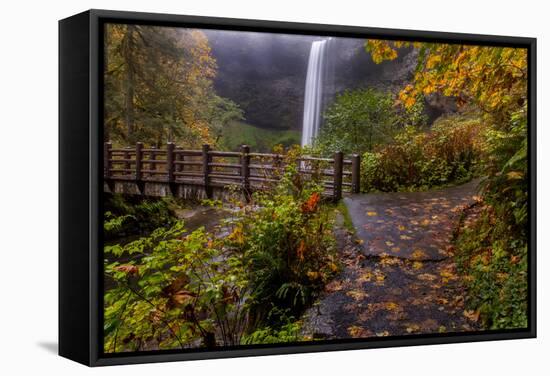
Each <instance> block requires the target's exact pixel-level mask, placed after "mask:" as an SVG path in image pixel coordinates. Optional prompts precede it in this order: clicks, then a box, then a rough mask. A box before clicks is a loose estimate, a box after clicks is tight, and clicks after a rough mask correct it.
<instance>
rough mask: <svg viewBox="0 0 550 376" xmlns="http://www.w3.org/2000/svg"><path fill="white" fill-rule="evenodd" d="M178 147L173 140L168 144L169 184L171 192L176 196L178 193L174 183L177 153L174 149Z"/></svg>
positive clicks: (167, 169)
mask: <svg viewBox="0 0 550 376" xmlns="http://www.w3.org/2000/svg"><path fill="white" fill-rule="evenodd" d="M175 149H176V145H175V144H174V143H173V142H169V143H168V144H167V145H166V172H167V173H168V185H169V187H170V192H171V193H172V196H175V195H176V193H177V189H176V188H177V187H176V185H175V184H174V182H175V179H174V171H175V166H176V165H175V164H174V161H175V158H174V156H175V154H174V150H175Z"/></svg>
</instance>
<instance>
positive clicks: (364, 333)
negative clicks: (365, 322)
mask: <svg viewBox="0 0 550 376" xmlns="http://www.w3.org/2000/svg"><path fill="white" fill-rule="evenodd" d="M348 333H349V335H350V336H352V337H353V338H365V337H370V336H372V332H371V331H370V330H368V329H365V328H362V327H360V326H357V325H352V326H350V327H349V328H348Z"/></svg>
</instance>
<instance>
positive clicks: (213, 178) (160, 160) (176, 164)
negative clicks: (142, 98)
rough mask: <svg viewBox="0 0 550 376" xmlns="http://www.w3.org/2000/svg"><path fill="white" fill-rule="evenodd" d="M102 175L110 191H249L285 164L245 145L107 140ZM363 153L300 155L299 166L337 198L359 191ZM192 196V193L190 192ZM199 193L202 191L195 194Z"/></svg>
mask: <svg viewBox="0 0 550 376" xmlns="http://www.w3.org/2000/svg"><path fill="white" fill-rule="evenodd" d="M103 150H104V155H103V175H104V181H105V188H106V190H107V189H108V190H109V191H111V192H115V191H123V190H122V188H120V187H118V188H117V185H121V184H122V185H124V184H126V185H128V184H132V185H134V186H135V187H137V192H136V193H139V194H145V195H147V194H150V193H147V190H146V189H145V188H146V187H145V186H146V184H156V185H157V186H158V185H159V184H160V185H164V186H165V187H168V188H169V189H168V190H166V189H161V190H157V192H160V193H157V194H155V195H161V196H162V195H165V194H172V195H174V196H184V197H185V196H186V195H185V194H182V193H181V191H182V188H183V189H185V188H186V187H187V188H191V189H192V190H194V192H197V188H198V189H199V190H200V191H201V193H200V194H199V196H202V197H207V198H212V197H213V192H214V190H216V189H218V190H219V189H221V190H229V189H230V187H232V188H231V189H238V190H241V191H242V192H244V193H245V195H249V194H250V193H251V192H252V191H254V190H261V189H265V188H266V187H269V186H272V185H273V184H274V183H276V182H277V181H279V179H280V178H281V176H282V174H283V171H284V168H285V164H286V163H287V162H285V157H284V155H282V154H269V153H254V152H251V151H250V148H249V147H248V146H246V145H243V146H242V147H241V150H240V151H216V150H212V149H211V148H210V145H203V147H202V149H201V150H184V149H181V148H179V147H177V146H176V145H175V144H174V143H168V144H167V145H166V148H155V147H151V148H145V147H144V145H143V144H142V143H140V142H138V143H137V144H136V145H135V147H126V148H113V146H112V144H111V143H110V142H107V143H105V144H104V149H103ZM360 162H361V161H360V156H359V155H352V156H350V158H349V159H346V158H344V155H343V153H342V152H337V153H334V156H333V157H332V158H317V157H310V156H301V157H299V158H298V159H297V160H296V164H297V168H298V171H299V172H300V174H301V175H302V176H303V177H304V178H305V179H311V178H312V177H316V179H318V180H319V181H320V182H321V184H323V187H324V189H325V192H324V194H325V195H326V196H329V197H332V198H333V199H334V200H339V199H341V198H342V195H343V194H346V193H359V190H360V164H361V163H360ZM187 196H189V195H187ZM195 196H197V195H195Z"/></svg>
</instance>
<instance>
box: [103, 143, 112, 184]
mask: <svg viewBox="0 0 550 376" xmlns="http://www.w3.org/2000/svg"><path fill="white" fill-rule="evenodd" d="M112 147H113V144H112V143H111V142H106V143H105V144H104V145H103V176H104V177H105V178H106V179H108V178H109V177H110V176H111V149H112Z"/></svg>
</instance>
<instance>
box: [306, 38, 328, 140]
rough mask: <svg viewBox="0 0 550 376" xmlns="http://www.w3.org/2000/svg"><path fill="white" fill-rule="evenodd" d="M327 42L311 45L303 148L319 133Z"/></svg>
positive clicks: (321, 41)
mask: <svg viewBox="0 0 550 376" xmlns="http://www.w3.org/2000/svg"><path fill="white" fill-rule="evenodd" d="M326 44H327V41H326V40H320V41H317V42H313V43H312V44H311V50H310V52H309V62H308V65H307V75H306V93H305V98H304V121H303V125H302V146H306V145H311V144H312V143H313V140H314V139H315V137H317V135H318V133H319V127H320V125H321V106H322V101H323V73H324V68H325V49H326Z"/></svg>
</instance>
